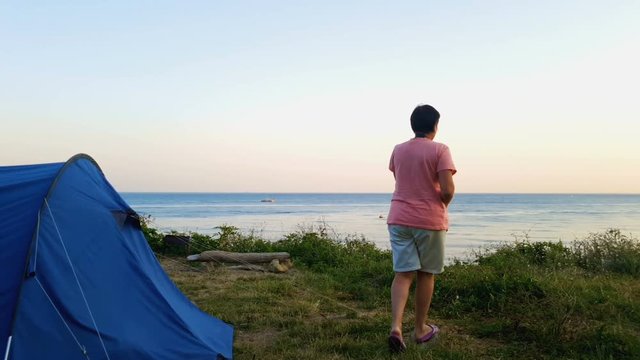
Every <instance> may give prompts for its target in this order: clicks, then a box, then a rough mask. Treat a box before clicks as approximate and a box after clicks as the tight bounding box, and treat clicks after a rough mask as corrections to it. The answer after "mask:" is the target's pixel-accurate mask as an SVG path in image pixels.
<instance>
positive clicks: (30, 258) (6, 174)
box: [0, 155, 233, 360]
mask: <svg viewBox="0 0 640 360" xmlns="http://www.w3.org/2000/svg"><path fill="white" fill-rule="evenodd" d="M36 168H38V169H40V171H39V172H38V171H35V169H36ZM10 170H11V169H8V168H0V219H2V221H3V223H4V222H8V221H11V220H5V219H4V216H5V215H4V212H5V209H8V210H12V209H14V210H15V209H17V208H16V206H13V207H10V206H9V205H8V204H10V202H11V201H14V202H18V203H22V202H25V203H27V201H23V200H22V199H32V200H31V201H29V202H28V203H29V204H30V206H35V208H36V210H35V211H34V210H31V211H30V212H28V214H29V216H24V217H23V216H18V215H16V216H15V218H16V220H13V221H14V222H18V221H19V222H20V223H19V224H12V226H13V228H14V229H17V228H20V229H23V227H26V226H30V230H28V231H27V230H24V231H22V234H20V236H19V237H18V233H15V234H14V233H11V236H12V237H9V236H8V234H9V233H7V232H4V233H2V237H0V241H2V243H1V245H2V248H3V249H4V248H12V247H15V248H17V250H15V251H14V253H15V254H16V255H15V258H18V257H20V255H23V256H22V259H21V260H20V261H18V260H15V258H14V257H13V256H12V257H11V261H8V262H5V261H2V262H0V267H2V269H0V271H2V272H4V271H5V269H4V268H5V267H16V268H17V269H11V273H12V274H15V273H17V274H18V286H17V288H18V289H19V290H16V286H15V284H14V285H13V286H11V287H9V286H7V288H6V291H5V288H4V287H3V289H2V290H3V292H2V298H1V299H2V301H3V304H4V303H5V295H6V298H7V299H6V304H9V306H10V305H11V304H14V303H15V304H16V306H14V307H13V309H12V310H11V311H10V312H11V314H9V315H8V314H5V311H4V310H3V313H2V318H0V320H1V321H2V323H0V326H1V327H0V329H2V330H3V333H2V335H3V338H1V339H6V338H8V336H7V335H11V336H12V341H11V345H10V353H9V359H14V360H23V359H44V358H47V359H54V360H57V359H65V360H66V359H87V358H90V359H92V360H94V359H111V360H115V359H219V358H226V359H231V358H232V344H233V328H232V327H231V326H230V325H228V324H226V323H224V322H223V321H221V320H219V319H216V318H214V317H211V316H209V315H208V314H206V313H204V312H202V311H200V310H199V309H198V308H197V307H196V306H195V305H194V304H193V303H191V302H190V301H189V299H187V298H186V297H185V296H184V295H183V294H182V293H181V292H180V291H179V290H178V288H177V287H176V286H175V285H174V284H173V282H172V281H171V280H170V279H169V277H168V276H167V275H166V273H165V272H164V271H163V269H162V267H161V266H160V264H159V263H158V261H157V259H156V258H155V255H154V254H153V252H152V251H151V249H150V248H149V246H148V244H147V242H146V239H145V238H144V235H143V234H142V232H141V231H140V228H139V226H138V224H137V223H136V222H135V221H128V220H127V219H128V218H129V217H130V216H132V215H133V216H134V215H135V212H134V211H133V210H132V209H131V208H130V207H129V206H128V205H127V204H126V202H125V201H124V200H123V199H122V198H121V197H120V196H119V195H118V193H117V192H116V191H115V190H114V189H113V188H112V187H111V185H110V184H109V183H108V182H107V180H106V179H105V178H104V175H103V174H102V172H101V170H100V169H99V167H98V166H97V165H96V164H95V163H94V161H93V160H92V159H91V158H89V157H88V156H86V155H81V156H76V157H74V158H72V160H70V161H69V162H67V163H66V165H64V167H62V166H61V164H54V165H42V168H40V167H35V168H32V169H31V170H32V171H33V174H35V173H38V174H40V177H39V178H38V179H41V182H42V183H47V182H48V183H49V185H50V186H49V187H50V190H49V192H48V195H47V197H46V200H45V198H44V196H43V194H42V189H43V188H46V186H43V185H42V184H40V186H39V187H37V190H38V191H40V192H39V193H38V194H34V195H33V196H31V197H29V196H26V197H20V196H18V197H16V196H14V195H10V194H13V192H12V191H4V189H5V187H4V186H3V184H4V183H12V181H11V180H8V179H10V178H11V176H10V173H11V171H10ZM14 170H17V169H14ZM56 170H57V172H56ZM25 171H26V170H25ZM52 173H53V174H56V177H55V179H53V178H52V177H51V176H50V175H51V174H52ZM32 176H35V175H32ZM5 178H6V179H5ZM44 178H46V179H48V180H44ZM13 184H14V186H15V187H16V188H19V189H22V188H23V187H26V186H20V182H19V181H18V180H13ZM34 186H35V185H34ZM33 189H34V190H33V192H36V190H35V189H36V187H34V188H33ZM23 192H26V190H23ZM29 194H31V193H30V192H29ZM38 196H40V200H39V201H38V200H37V199H38ZM5 205H6V206H5ZM27 207H29V206H28V205H25V206H24V209H26V208H27ZM20 209H22V210H24V209H23V208H20ZM29 209H31V207H29ZM38 210H39V211H38ZM25 211H26V210H25ZM25 214H27V212H25ZM122 214H127V215H128V217H124V220H123V216H122ZM38 215H39V216H38ZM28 218H29V219H28ZM38 218H39V220H38ZM17 219H20V220H17ZM3 223H0V226H2V225H3ZM3 228H4V226H3ZM5 235H7V236H6V237H5ZM25 243H26V244H27V245H26V246H25V245H24V244H25ZM29 249H30V250H29ZM12 251H13V250H12ZM2 257H3V259H2V260H5V259H4V258H5V255H4V252H3V255H2ZM6 258H7V259H8V258H9V257H8V256H6ZM25 264H26V267H25ZM24 274H27V275H26V276H23V275H24ZM14 283H15V281H14ZM16 292H18V293H19V299H18V300H17V302H16V300H15V299H16ZM11 299H14V300H13V302H11V301H10V300H11ZM3 309H4V306H3ZM7 313H8V312H7ZM11 318H14V321H13V322H12V321H11ZM5 345H6V344H5V341H4V340H3V341H2V343H0V349H3V348H4V346H5ZM2 353H4V351H2Z"/></svg>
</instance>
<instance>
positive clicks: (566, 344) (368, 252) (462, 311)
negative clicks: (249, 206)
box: [147, 227, 640, 359]
mask: <svg viewBox="0 0 640 360" xmlns="http://www.w3.org/2000/svg"><path fill="white" fill-rule="evenodd" d="M148 230H149V229H147V232H148ZM194 235H195V236H194ZM191 236H192V237H193V238H194V239H196V238H197V239H199V240H198V241H200V244H203V245H201V246H207V247H208V248H212V249H213V248H215V249H222V250H231V251H288V252H290V253H291V255H292V258H293V260H294V262H295V265H296V267H295V268H294V269H292V270H291V271H290V272H288V273H286V274H271V273H257V272H246V271H239V270H238V271H235V270H230V269H228V268H226V267H224V266H220V265H217V264H197V265H195V266H194V265H193V264H187V263H186V262H184V260H182V259H183V257H163V256H161V257H160V258H161V261H162V264H163V266H164V267H165V269H166V270H167V272H168V273H169V275H170V276H171V277H172V279H173V280H174V281H175V282H176V284H177V285H178V286H179V287H180V289H181V290H182V291H183V292H184V293H185V294H186V295H187V296H188V297H189V298H190V299H191V300H192V301H194V303H196V304H197V305H198V306H199V307H200V308H201V309H202V310H204V311H206V312H208V313H210V314H212V315H214V316H216V317H219V318H221V319H222V320H224V321H226V322H228V323H230V324H233V325H234V327H235V330H236V338H235V342H234V354H235V357H236V358H237V359H390V358H398V359H400V358H402V359H637V358H640V281H639V280H640V271H638V266H639V265H638V264H640V243H639V242H638V240H637V239H635V238H633V237H631V236H626V235H623V234H621V233H620V232H619V231H617V230H608V231H606V232H603V233H598V234H591V235H590V236H588V237H587V238H586V239H583V240H579V241H576V242H574V243H573V244H561V243H550V242H538V243H536V242H531V241H529V240H528V239H526V238H525V239H519V240H518V241H516V242H512V243H509V244H503V245H500V246H499V247H497V248H495V249H492V250H491V251H483V252H479V253H477V254H476V255H475V258H474V259H473V260H471V261H467V262H460V261H459V262H456V263H454V264H452V265H450V266H448V267H447V268H446V271H445V273H444V274H443V275H441V276H439V278H438V281H437V283H436V292H435V296H434V299H433V305H432V309H431V313H430V315H431V320H432V321H433V322H434V323H436V324H438V325H439V326H440V327H441V329H442V333H441V336H440V337H439V339H438V341H437V342H436V343H435V344H432V345H430V346H429V347H427V348H420V347H417V346H412V345H411V344H409V349H408V351H407V352H406V353H404V354H402V355H399V356H391V355H390V354H389V353H388V350H387V347H386V336H387V334H388V328H389V323H390V314H389V312H390V301H389V291H390V290H389V286H390V284H391V279H392V277H393V272H392V269H391V254H390V253H389V252H388V251H383V250H379V249H377V248H376V247H375V246H373V244H371V243H369V242H367V241H366V240H365V239H362V238H359V237H348V238H346V239H334V238H332V237H331V236H329V235H328V234H327V232H326V231H324V230H323V229H307V230H306V231H300V232H297V233H293V234H289V235H287V236H286V237H284V238H283V239H282V240H280V241H277V242H268V241H264V240H262V239H259V238H257V237H255V236H253V235H252V234H248V235H243V234H241V233H239V232H238V231H237V229H234V228H231V227H224V228H222V229H221V232H220V234H219V235H217V236H213V237H209V236H204V235H197V234H191ZM150 243H152V242H151V241H150ZM152 246H153V245H152ZM411 308H412V304H411V302H410V303H409V304H408V308H407V310H408V311H407V314H406V316H405V318H406V320H405V321H406V322H405V326H404V328H405V331H406V338H407V337H408V334H409V330H410V329H411V323H412V318H413V317H412V315H413V314H412V310H411ZM407 340H408V339H407Z"/></svg>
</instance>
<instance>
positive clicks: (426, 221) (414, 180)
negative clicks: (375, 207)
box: [387, 138, 456, 230]
mask: <svg viewBox="0 0 640 360" xmlns="http://www.w3.org/2000/svg"><path fill="white" fill-rule="evenodd" d="M389 170H391V171H392V172H393V174H394V175H395V178H396V189H395V191H394V192H393V197H392V198H391V208H390V209H389V217H388V218H387V224H390V225H404V226H410V227H414V228H418V229H426V230H448V229H449V216H448V214H447V207H446V206H445V205H444V203H443V202H442V200H441V199H440V182H439V181H438V172H439V171H442V170H451V171H452V172H453V173H454V174H455V173H456V167H455V166H454V165H453V160H452V159H451V152H450V151H449V147H447V145H445V144H441V143H438V142H435V141H432V140H430V139H428V138H414V139H411V140H409V141H407V142H404V143H402V144H399V145H396V147H395V148H394V149H393V153H392V154H391V161H390V162H389Z"/></svg>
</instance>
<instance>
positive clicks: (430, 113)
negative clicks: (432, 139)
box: [411, 105, 440, 134]
mask: <svg viewBox="0 0 640 360" xmlns="http://www.w3.org/2000/svg"><path fill="white" fill-rule="evenodd" d="M438 121H440V113H439V112H438V110H436V109H435V108H434V107H433V106H431V105H418V106H417V107H416V108H415V109H413V112H412V113H411V130H413V132H414V133H421V134H428V133H431V132H433V131H435V130H436V125H438Z"/></svg>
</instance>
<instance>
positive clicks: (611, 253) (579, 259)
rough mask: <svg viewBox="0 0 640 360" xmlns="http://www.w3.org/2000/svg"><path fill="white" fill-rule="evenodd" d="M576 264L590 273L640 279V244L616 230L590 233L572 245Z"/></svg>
mask: <svg viewBox="0 0 640 360" xmlns="http://www.w3.org/2000/svg"><path fill="white" fill-rule="evenodd" d="M572 252H573V255H574V257H575V262H576V264H577V265H578V266H579V267H581V268H583V269H585V270H588V271H591V272H614V273H619V274H628V275H632V276H635V277H640V242H638V240H637V239H635V238H633V237H630V236H626V235H624V234H622V233H621V232H620V230H617V229H609V230H607V231H606V232H603V233H592V234H589V236H588V237H587V238H586V239H584V240H580V241H576V242H574V244H573V247H572Z"/></svg>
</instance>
